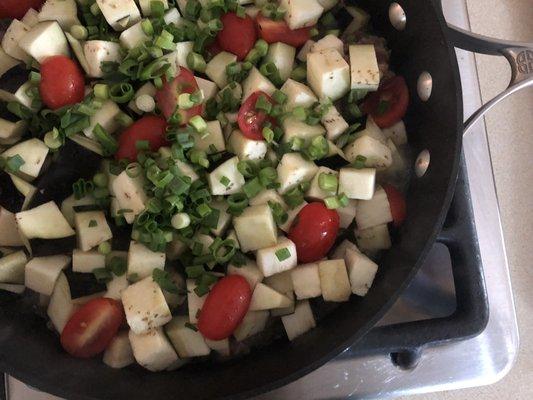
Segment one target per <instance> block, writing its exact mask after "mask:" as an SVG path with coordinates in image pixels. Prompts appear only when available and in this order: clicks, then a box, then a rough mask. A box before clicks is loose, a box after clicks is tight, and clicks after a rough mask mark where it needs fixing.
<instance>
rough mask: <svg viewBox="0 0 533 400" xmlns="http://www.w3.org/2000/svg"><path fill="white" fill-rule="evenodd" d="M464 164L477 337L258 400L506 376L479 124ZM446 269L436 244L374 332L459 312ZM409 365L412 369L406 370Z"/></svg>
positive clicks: (511, 344)
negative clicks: (482, 297)
mask: <svg viewBox="0 0 533 400" xmlns="http://www.w3.org/2000/svg"><path fill="white" fill-rule="evenodd" d="M442 3H443V9H444V13H445V16H446V18H447V20H448V22H451V23H453V24H454V25H457V26H459V27H462V28H465V29H468V28H469V22H468V13H467V10H466V4H465V0H442ZM457 58H458V62H459V68H460V71H461V80H462V85H463V96H464V100H463V101H464V111H465V118H466V117H468V116H469V115H470V114H471V113H472V112H473V111H474V110H476V109H477V108H478V107H479V106H480V104H481V102H480V93H479V83H478V76H477V72H476V67H475V61H474V56H473V55H472V54H470V53H467V52H465V51H462V50H457ZM464 161H465V162H464V164H463V169H464V171H463V174H462V176H461V177H460V181H461V179H464V181H465V182H466V183H467V185H462V186H459V187H460V188H462V189H464V190H465V193H463V194H462V195H464V197H468V196H470V202H471V204H472V209H473V220H474V221H475V229H476V233H477V238H478V245H479V254H480V256H481V262H482V265H483V271H484V276H485V284H486V293H487V296H488V302H489V310H490V315H489V318H488V323H487V325H486V327H485V328H484V329H483V331H482V332H481V334H479V335H478V336H476V337H474V338H470V339H466V340H460V341H453V342H450V343H443V344H439V345H437V346H431V347H425V348H422V349H417V351H415V352H414V353H415V354H413V352H408V353H405V354H404V355H405V356H406V357H407V362H406V360H405V359H404V360H402V359H401V358H400V365H401V366H402V367H406V366H415V365H416V367H415V368H409V369H405V368H400V367H398V366H397V363H395V362H393V359H394V361H398V358H397V357H394V356H393V357H391V354H389V352H385V353H383V352H381V353H375V352H372V353H371V354H367V355H362V354H361V351H360V349H359V348H358V347H354V348H350V349H347V350H346V351H345V352H344V353H343V354H341V355H340V356H339V357H337V358H336V359H334V360H332V361H331V362H329V363H327V364H326V365H324V366H323V367H321V368H319V369H317V370H316V371H314V372H312V373H310V374H309V375H307V376H305V377H303V378H301V379H299V380H297V381H295V382H293V383H291V384H289V385H287V386H285V387H283V388H280V389H277V390H275V391H273V392H270V393H267V394H264V395H262V396H259V397H257V398H256V399H255V400H271V399H276V400H277V399H279V400H292V399H299V398H303V399H306V400H325V399H345V398H357V399H359V398H361V399H367V398H385V397H394V396H399V395H408V394H415V393H426V392H435V391H442V390H451V389H459V388H465V387H473V386H481V385H488V384H491V383H494V382H496V381H498V380H499V379H501V378H502V377H503V376H505V374H506V373H507V372H508V371H509V370H510V368H511V367H512V365H513V363H514V360H515V358H516V354H517V351H518V342H519V340H518V328H517V323H516V316H515V311H514V302H513V296H512V291H511V284H510V280H509V269H508V265H507V257H506V254H505V247H504V242H503V236H502V230H501V223H500V215H499V209H498V201H497V197H496V190H495V186H494V178H493V174H492V167H491V159H490V152H489V148H488V142H487V137H486V132H485V128H484V125H483V124H479V126H477V127H476V128H474V130H473V131H472V132H471V133H470V134H469V135H468V136H467V137H465V139H464ZM468 187H469V188H470V193H468V190H467V189H466V188H468ZM451 265H452V264H451V259H450V254H449V252H448V249H447V247H446V246H445V245H443V244H439V243H437V244H436V245H435V246H434V248H433V250H432V251H431V253H430V255H429V257H428V259H427V261H426V263H425V265H424V266H423V267H422V269H421V270H420V272H419V273H418V274H417V276H416V278H415V280H414V281H413V283H412V284H411V285H410V287H409V288H408V290H407V291H406V292H405V293H404V294H403V295H402V297H401V298H400V299H399V300H398V301H397V303H396V304H395V305H394V307H393V308H392V309H391V310H390V311H389V312H388V313H387V314H386V315H385V317H384V318H383V319H382V320H381V321H380V322H379V324H378V328H377V329H382V328H383V327H385V328H386V327H387V326H391V325H392V324H398V323H405V322H411V321H420V320H435V319H442V318H444V317H448V316H450V315H451V314H453V313H454V311H455V310H456V308H457V304H456V293H455V285H454V279H453V274H452V266H451ZM474 322H475V321H474ZM395 326H396V325H395ZM371 334H372V333H371ZM371 334H370V335H371ZM411 350H412V349H411ZM396 355H397V354H396ZM411 359H412V360H411ZM409 361H413V362H412V363H411V365H410V364H409ZM6 392H7V397H8V399H9V400H22V399H24V400H53V399H57V397H54V396H50V395H48V394H45V393H41V392H37V391H34V390H32V389H31V388H29V387H27V386H26V385H24V384H23V383H21V382H19V381H17V380H15V379H13V378H11V377H8V378H7V379H6ZM0 397H1V396H0Z"/></svg>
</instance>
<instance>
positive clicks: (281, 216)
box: [268, 201, 289, 225]
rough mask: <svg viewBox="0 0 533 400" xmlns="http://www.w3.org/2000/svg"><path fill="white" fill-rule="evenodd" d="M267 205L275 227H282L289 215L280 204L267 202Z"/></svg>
mask: <svg viewBox="0 0 533 400" xmlns="http://www.w3.org/2000/svg"><path fill="white" fill-rule="evenodd" d="M268 205H269V207H270V210H271V211H272V216H273V217H274V221H275V222H276V224H277V225H283V224H284V223H285V222H287V220H288V219H289V214H287V212H286V211H285V210H284V209H283V206H282V205H281V204H280V203H277V202H274V201H269V202H268Z"/></svg>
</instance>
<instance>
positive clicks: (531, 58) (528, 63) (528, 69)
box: [516, 50, 533, 75]
mask: <svg viewBox="0 0 533 400" xmlns="http://www.w3.org/2000/svg"><path fill="white" fill-rule="evenodd" d="M516 64H517V66H518V71H519V72H520V73H521V74H526V75H527V74H533V51H531V50H524V51H522V52H520V53H518V55H517V56H516Z"/></svg>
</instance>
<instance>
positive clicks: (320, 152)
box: [305, 136, 329, 160]
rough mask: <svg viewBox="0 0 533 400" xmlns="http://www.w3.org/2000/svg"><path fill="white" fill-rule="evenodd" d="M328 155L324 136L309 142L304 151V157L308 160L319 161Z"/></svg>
mask: <svg viewBox="0 0 533 400" xmlns="http://www.w3.org/2000/svg"><path fill="white" fill-rule="evenodd" d="M328 153H329V143H328V141H327V139H326V138H325V137H324V136H317V137H315V138H313V139H312V140H311V143H310V144H309V147H308V148H307V149H306V150H305V155H306V156H307V157H309V159H310V160H320V159H322V158H324V157H326V156H327V155H328Z"/></svg>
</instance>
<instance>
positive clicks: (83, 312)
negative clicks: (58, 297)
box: [61, 297, 125, 358]
mask: <svg viewBox="0 0 533 400" xmlns="http://www.w3.org/2000/svg"><path fill="white" fill-rule="evenodd" d="M124 319H125V318H124V310H123V309H122V305H121V304H120V302H118V301H116V300H113V299H108V298H104V297H101V298H98V299H94V300H91V301H89V302H88V303H87V304H85V305H84V306H82V307H81V308H80V309H79V310H78V311H76V312H75V313H74V314H73V315H72V316H71V317H70V319H69V320H68V322H67V324H66V325H65V328H64V329H63V332H62V333H61V345H62V346H63V348H64V349H65V350H66V351H67V353H69V354H70V355H72V356H74V357H80V358H89V357H93V356H95V355H97V354H99V353H101V352H102V351H104V350H105V349H106V347H107V345H108V344H109V342H110V341H111V339H113V337H114V336H115V335H116V334H117V332H118V330H119V328H120V326H121V325H122V322H123V321H124Z"/></svg>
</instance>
